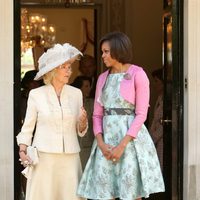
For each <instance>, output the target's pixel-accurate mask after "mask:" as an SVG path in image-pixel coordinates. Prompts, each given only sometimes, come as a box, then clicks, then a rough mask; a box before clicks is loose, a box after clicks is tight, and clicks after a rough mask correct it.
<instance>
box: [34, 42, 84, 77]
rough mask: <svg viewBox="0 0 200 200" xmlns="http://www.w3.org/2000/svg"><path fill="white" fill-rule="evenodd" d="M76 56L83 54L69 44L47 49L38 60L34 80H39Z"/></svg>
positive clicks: (56, 45)
mask: <svg viewBox="0 0 200 200" xmlns="http://www.w3.org/2000/svg"><path fill="white" fill-rule="evenodd" d="M78 55H81V56H82V55H83V54H82V53H81V52H80V51H79V50H78V49H77V48H75V47H74V46H72V45H70V44H69V43H65V44H63V45H61V44H55V45H54V47H52V48H50V49H48V50H47V52H45V53H43V54H42V55H41V56H40V58H39V60H38V63H39V66H38V68H39V71H38V73H37V74H36V76H35V78H34V80H40V79H41V78H42V76H44V75H45V74H46V73H48V72H50V71H51V70H53V69H54V68H56V67H58V66H59V65H62V64H63V63H65V62H66V61H68V60H70V59H72V58H75V57H77V56H78Z"/></svg>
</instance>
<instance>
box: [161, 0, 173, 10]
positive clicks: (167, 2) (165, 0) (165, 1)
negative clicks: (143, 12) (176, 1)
mask: <svg viewBox="0 0 200 200" xmlns="http://www.w3.org/2000/svg"><path fill="white" fill-rule="evenodd" d="M172 2H173V0H163V7H164V9H166V8H171V7H172Z"/></svg>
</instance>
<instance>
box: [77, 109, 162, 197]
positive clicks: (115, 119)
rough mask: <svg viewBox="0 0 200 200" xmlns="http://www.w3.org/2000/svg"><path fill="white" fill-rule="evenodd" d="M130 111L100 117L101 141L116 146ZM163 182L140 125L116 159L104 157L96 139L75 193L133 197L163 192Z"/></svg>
mask: <svg viewBox="0 0 200 200" xmlns="http://www.w3.org/2000/svg"><path fill="white" fill-rule="evenodd" d="M133 120H134V115H129V114H127V115H119V114H117V113H113V114H109V115H106V116H104V118H103V130H104V133H103V138H104V141H105V143H107V144H110V145H113V146H116V145H118V144H119V143H120V141H121V139H122V138H123V137H124V136H125V134H126V133H127V130H128V129H129V127H130V125H131V123H132V121H133ZM164 190H165V189H164V182H163V177H162V172H161V169H160V164H159V161H158V157H157V153H156V150H155V147H154V144H153V142H152V139H151V137H150V135H149V133H148V131H147V129H146V127H145V126H144V125H143V126H142V127H141V130H140V131H139V133H138V135H137V138H136V139H134V140H132V141H130V142H129V143H128V145H127V146H126V149H125V151H124V154H123V155H122V157H121V159H120V160H119V161H118V162H117V163H113V162H112V161H110V160H107V159H106V158H105V157H104V156H103V154H102V152H101V150H100V149H99V147H98V146H97V142H96V140H95V141H94V143H93V147H92V150H91V154H90V158H89V160H88V162H87V165H86V168H85V171H84V173H83V176H82V178H81V181H80V183H79V187H78V190H77V195H78V196H80V197H84V198H88V199H92V200H95V199H98V200H100V199H103V200H108V199H113V198H120V199H123V200H135V199H137V198H140V197H148V196H149V194H151V193H157V192H163V191H164Z"/></svg>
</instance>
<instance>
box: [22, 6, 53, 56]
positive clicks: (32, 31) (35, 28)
mask: <svg viewBox="0 0 200 200" xmlns="http://www.w3.org/2000/svg"><path fill="white" fill-rule="evenodd" d="M55 33H56V30H55V26H54V25H52V24H47V18H46V17H45V16H43V15H41V14H29V13H28V11H27V9H25V8H23V9H21V53H25V52H26V51H27V50H28V49H29V48H34V47H35V46H41V47H44V48H49V47H52V46H53V44H54V43H55V39H56V35H55Z"/></svg>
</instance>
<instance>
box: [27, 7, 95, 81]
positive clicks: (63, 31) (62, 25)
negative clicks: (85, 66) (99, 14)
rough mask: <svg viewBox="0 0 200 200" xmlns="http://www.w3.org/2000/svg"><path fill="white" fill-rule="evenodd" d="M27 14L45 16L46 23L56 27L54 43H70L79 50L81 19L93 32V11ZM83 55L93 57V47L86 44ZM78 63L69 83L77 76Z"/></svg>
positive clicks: (52, 10)
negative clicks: (85, 20)
mask: <svg viewBox="0 0 200 200" xmlns="http://www.w3.org/2000/svg"><path fill="white" fill-rule="evenodd" d="M28 12H29V13H39V14H42V15H45V16H47V23H48V24H54V25H55V26H56V42H57V43H61V44H62V43H66V42H68V43H71V44H72V45H73V46H75V47H76V48H78V49H80V47H81V44H82V41H83V28H82V23H81V19H82V18H85V19H87V21H88V25H89V26H90V28H91V30H94V10H93V9H79V8H75V9H73V8H29V9H28ZM85 53H87V54H90V55H94V46H93V45H92V44H91V43H88V46H87V49H86V51H85ZM78 73H79V72H78V62H76V63H74V65H73V73H72V76H71V78H70V82H72V81H73V79H74V78H75V77H76V76H77V74H78Z"/></svg>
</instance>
